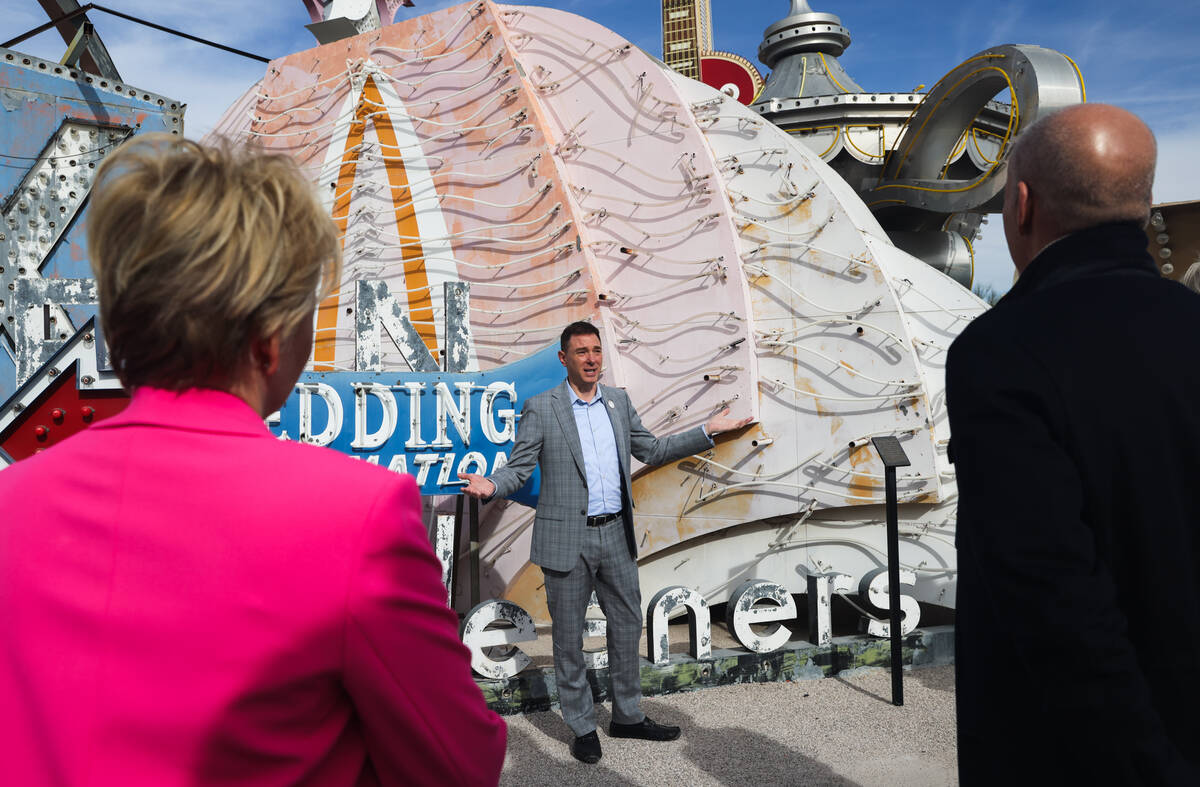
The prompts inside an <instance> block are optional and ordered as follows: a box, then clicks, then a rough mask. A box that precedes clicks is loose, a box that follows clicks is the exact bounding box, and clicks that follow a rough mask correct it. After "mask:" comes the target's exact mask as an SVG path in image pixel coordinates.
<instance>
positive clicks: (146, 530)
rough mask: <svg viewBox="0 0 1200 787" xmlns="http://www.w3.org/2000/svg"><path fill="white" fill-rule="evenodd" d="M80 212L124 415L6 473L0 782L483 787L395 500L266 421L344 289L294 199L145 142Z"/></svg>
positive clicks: (401, 505) (420, 543) (455, 651)
mask: <svg viewBox="0 0 1200 787" xmlns="http://www.w3.org/2000/svg"><path fill="white" fill-rule="evenodd" d="M91 202H92V206H91V211H90V214H91V215H90V218H89V232H88V240H89V251H90V254H91V255H92V257H91V261H92V266H93V269H94V270H95V273H96V279H97V284H98V287H99V292H100V304H101V321H102V323H103V326H104V329H105V334H106V340H107V342H108V344H109V348H110V351H111V354H112V359H113V362H114V367H115V368H116V369H117V371H118V374H119V375H120V376H121V380H122V382H123V383H124V384H125V386H126V388H127V389H129V390H131V391H132V393H133V399H132V402H131V403H130V405H129V407H128V408H126V409H125V411H124V412H122V413H121V414H120V415H118V416H114V417H113V418H111V419H109V420H106V421H103V422H100V423H98V424H96V425H95V426H93V427H91V428H90V429H88V430H86V431H84V432H82V433H81V434H79V435H76V436H75V437H73V438H71V439H69V440H66V441H64V442H63V443H61V444H59V445H57V446H55V447H53V448H51V449H49V450H47V451H45V452H43V453H41V454H38V455H36V456H34V457H32V458H30V459H27V460H24V461H21V462H18V463H16V464H14V465H12V466H11V467H9V468H8V469H6V470H4V471H3V472H0V512H3V513H2V514H0V741H3V744H2V745H0V751H3V755H0V773H2V774H3V777H2V778H0V781H3V783H5V784H11V785H21V786H25V785H41V784H47V785H49V784H54V785H76V784H78V785H155V787H164V786H166V785H182V784H245V785H256V786H260V787H265V786H266V785H292V784H312V785H354V784H456V783H457V784H494V783H496V781H497V780H498V778H499V772H500V767H501V764H502V763H503V759H504V748H505V725H504V722H503V721H502V720H501V719H500V718H499V717H498V716H496V715H495V714H494V713H492V712H491V711H489V710H488V709H487V708H486V706H485V704H484V701H483V697H482V695H481V693H480V691H479V689H478V687H476V685H475V684H474V682H473V681H472V679H471V675H470V663H469V657H468V654H467V651H466V649H465V648H464V647H463V646H462V644H461V643H460V642H459V641H458V637H457V631H456V628H457V621H456V618H455V615H454V614H453V613H452V612H451V611H450V610H449V609H447V607H446V603H445V590H444V588H443V587H442V585H441V581H440V569H439V566H438V563H437V560H436V559H435V558H434V556H433V554H432V551H431V549H430V546H429V543H428V540H427V537H426V533H425V529H424V527H423V525H422V523H421V520H420V517H419V498H418V496H417V491H416V487H415V484H414V482H413V480H412V479H411V478H410V477H409V476H405V475H397V474H394V473H390V472H388V471H386V470H382V469H380V468H377V467H373V466H371V465H367V464H365V463H360V462H355V461H353V460H351V459H349V458H348V457H345V456H342V455H340V454H337V453H334V452H332V451H329V450H326V449H321V448H315V447H312V446H307V445H300V444H297V443H292V442H286V441H280V440H276V439H275V438H274V437H272V435H271V434H270V433H269V432H268V431H267V429H266V427H265V426H264V425H263V418H264V417H265V416H266V415H268V414H269V413H271V412H274V411H275V410H276V409H278V407H279V406H280V405H281V404H282V403H283V401H284V399H285V398H286V397H287V395H288V393H289V391H290V390H291V388H292V385H293V384H294V383H295V381H296V379H297V377H298V376H299V374H300V372H301V370H302V368H303V367H304V365H305V364H306V363H307V360H308V357H309V354H310V350H311V346H312V337H313V329H312V314H313V309H314V307H315V305H316V303H317V302H318V297H319V294H320V293H321V292H322V291H328V289H329V288H330V287H331V286H333V285H334V284H335V283H336V282H337V278H338V276H339V275H340V260H339V241H338V236H337V230H336V228H335V227H334V225H333V223H332V222H331V221H330V219H329V217H328V216H327V215H326V214H325V212H324V211H323V210H322V209H321V207H320V205H319V203H318V202H317V200H316V198H315V197H314V196H313V194H312V190H311V187H310V186H309V185H308V184H307V183H306V182H305V181H304V179H303V178H302V176H301V175H300V173H299V172H298V170H297V169H296V167H295V165H294V164H293V163H292V162H291V160H290V159H287V158H285V157H280V156H267V155H260V154H249V153H245V152H238V151H235V150H231V149H222V148H217V149H213V148H205V147H201V146H199V145H197V144H195V143H192V142H187V141H184V140H181V139H178V138H175V137H170V136H167V135H159V136H149V135H144V136H140V137H138V138H137V139H136V140H135V141H133V142H131V143H129V144H127V145H126V146H125V147H124V148H123V149H121V150H120V151H118V152H116V153H114V154H112V155H111V156H109V157H108V159H107V160H106V161H105V163H104V164H103V166H102V167H101V168H100V170H99V172H98V173H97V183H96V187H95V189H94V191H93V194H92V201H91Z"/></svg>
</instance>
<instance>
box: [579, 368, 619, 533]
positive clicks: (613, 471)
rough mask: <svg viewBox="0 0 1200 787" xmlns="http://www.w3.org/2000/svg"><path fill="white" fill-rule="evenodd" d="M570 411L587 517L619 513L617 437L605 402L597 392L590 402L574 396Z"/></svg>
mask: <svg viewBox="0 0 1200 787" xmlns="http://www.w3.org/2000/svg"><path fill="white" fill-rule="evenodd" d="M572 393H574V391H572ZM571 412H572V413H574V415H575V428H576V431H578V432H579V444H580V445H581V446H582V447H583V467H584V473H585V475H587V488H588V508H587V512H588V516H598V515H600V514H614V513H618V512H620V511H621V463H620V461H619V460H618V459H617V438H616V435H615V434H614V433H613V427H612V420H611V419H610V418H609V417H608V402H607V401H606V400H605V398H604V397H603V396H602V395H601V394H600V391H599V389H597V391H596V395H595V396H594V397H592V401H590V402H585V401H583V400H582V399H580V398H579V397H578V396H576V397H575V400H574V401H573V402H571Z"/></svg>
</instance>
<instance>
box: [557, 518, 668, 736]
mask: <svg viewBox="0 0 1200 787" xmlns="http://www.w3.org/2000/svg"><path fill="white" fill-rule="evenodd" d="M586 531H587V532H586V533H585V536H584V542H583V553H582V554H581V555H580V556H579V560H578V562H576V564H575V567H574V568H572V569H571V570H570V571H554V570H552V569H548V568H543V569H542V573H543V575H544V576H545V579H546V603H547V605H548V607H549V609H550V619H551V621H552V622H553V632H552V639H553V642H554V675H555V679H556V681H557V683H558V700H559V705H560V706H561V708H562V715H563V719H564V720H565V721H566V722H567V726H569V727H570V728H571V730H572V731H574V733H575V734H576V735H586V734H587V733H589V732H591V731H592V730H594V729H596V711H595V708H594V707H593V706H592V690H591V687H590V686H589V685H588V681H587V669H586V667H585V666H584V661H583V625H584V613H585V612H586V611H587V606H588V601H589V600H591V596H592V590H593V589H594V590H595V591H596V599H597V600H598V601H599V602H600V609H601V610H602V611H603V612H604V617H605V618H606V619H607V621H608V672H609V677H610V679H611V680H612V708H613V710H612V718H613V721H615V722H617V723H618V724H637V723H638V722H640V721H641V720H642V719H644V718H645V714H644V713H642V711H641V708H640V707H639V706H640V704H641V700H642V679H641V664H640V656H639V654H638V641H639V640H640V639H641V635H642V593H641V589H640V588H639V587H638V571H637V563H636V562H634V560H633V558H632V557H630V555H629V546H628V544H627V543H626V538H625V530H624V524H623V523H622V521H621V520H620V519H619V518H618V519H615V520H613V521H612V522H609V523H608V524H606V525H601V526H600V527H589V528H587V529H586Z"/></svg>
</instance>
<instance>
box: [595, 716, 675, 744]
mask: <svg viewBox="0 0 1200 787" xmlns="http://www.w3.org/2000/svg"><path fill="white" fill-rule="evenodd" d="M608 737H610V738H641V739H642V740H644V741H673V740H675V739H676V738H678V737H679V728H678V727H672V726H670V725H667V724H658V723H656V722H654V721H652V720H651V719H650V717H649V716H647V717H646V718H644V719H642V720H641V721H640V722H638V723H637V724H617V723H616V722H615V721H614V722H611V723H610V724H609V725H608Z"/></svg>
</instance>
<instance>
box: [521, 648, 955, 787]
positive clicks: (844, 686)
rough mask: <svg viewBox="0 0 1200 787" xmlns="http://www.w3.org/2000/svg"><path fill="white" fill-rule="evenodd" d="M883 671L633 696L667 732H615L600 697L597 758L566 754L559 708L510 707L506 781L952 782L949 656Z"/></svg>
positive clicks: (760, 785) (566, 734)
mask: <svg viewBox="0 0 1200 787" xmlns="http://www.w3.org/2000/svg"><path fill="white" fill-rule="evenodd" d="M904 692H905V694H904V699H905V704H904V706H903V707H899V708H898V707H896V706H894V705H892V704H891V677H890V675H889V674H888V672H887V671H886V670H883V669H880V668H868V669H861V670H852V671H848V672H844V673H842V674H841V675H839V676H838V677H834V678H825V679H823V680H813V681H802V682H796V683H761V684H736V685H732V686H725V687H721V688H712V689H704V690H701V691H693V692H687V693H680V694H671V695H666V696H661V697H653V698H648V699H645V700H643V705H642V707H643V709H644V710H645V711H646V712H647V713H648V714H649V715H650V716H651V717H652V718H653V719H654V720H655V721H658V722H662V723H664V724H678V725H679V726H681V727H683V736H682V737H681V738H680V739H679V740H677V741H673V742H671V743H649V742H645V741H630V740H614V739H611V738H609V737H608V736H607V735H606V734H605V732H606V731H607V728H608V722H609V713H608V707H607V705H604V706H601V707H600V708H599V721H600V726H601V729H600V744H601V746H602V747H603V749H604V757H603V759H601V760H600V762H599V763H598V764H596V765H584V764H583V763H580V762H577V761H576V760H575V759H574V758H572V757H571V753H570V752H569V751H568V749H567V742H568V741H570V739H571V732H570V730H569V729H568V728H567V726H566V724H564V723H563V721H562V718H561V717H560V716H559V715H558V713H557V712H554V713H534V714H529V715H526V716H509V717H507V721H508V758H507V760H506V761H505V763H504V773H503V775H502V777H501V780H500V783H501V784H504V785H555V787H565V786H566V785H575V784H581V785H582V784H587V785H627V784H629V785H655V786H656V787H657V785H687V787H691V786H692V785H753V787H769V786H771V785H793V784H794V785H853V784H861V785H888V787H893V786H894V785H913V786H914V787H917V786H918V785H919V786H920V787H926V786H927V785H929V786H933V785H950V784H955V783H957V779H956V776H955V768H956V760H955V750H954V746H955V738H954V667H952V666H948V667H927V668H919V669H914V670H910V671H907V672H905V676H904Z"/></svg>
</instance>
